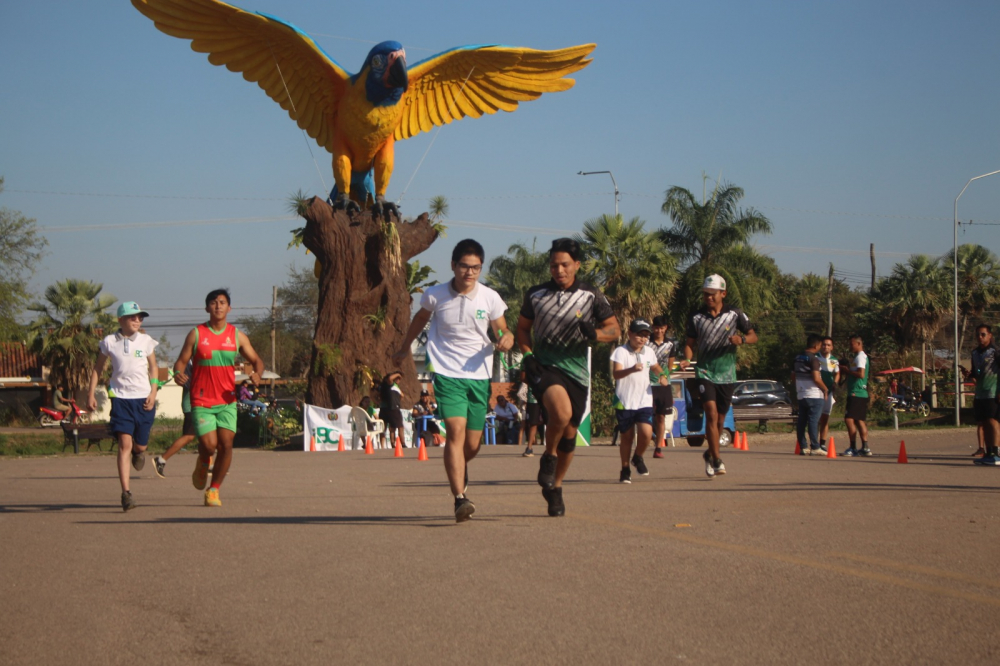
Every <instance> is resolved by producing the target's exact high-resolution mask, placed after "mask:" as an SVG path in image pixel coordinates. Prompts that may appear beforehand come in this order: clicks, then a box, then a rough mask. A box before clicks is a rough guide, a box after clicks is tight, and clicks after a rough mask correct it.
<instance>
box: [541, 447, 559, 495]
mask: <svg viewBox="0 0 1000 666" xmlns="http://www.w3.org/2000/svg"><path fill="white" fill-rule="evenodd" d="M555 482H556V457H555V456H553V455H551V454H548V453H543V454H542V457H541V459H540V460H539V461H538V485H540V486H541V487H542V488H551V487H552V486H553V485H554V484H555Z"/></svg>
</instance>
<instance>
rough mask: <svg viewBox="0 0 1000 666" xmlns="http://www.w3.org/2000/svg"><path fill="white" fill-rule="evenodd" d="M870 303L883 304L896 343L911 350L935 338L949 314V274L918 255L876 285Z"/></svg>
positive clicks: (926, 258)
mask: <svg viewBox="0 0 1000 666" xmlns="http://www.w3.org/2000/svg"><path fill="white" fill-rule="evenodd" d="M871 302H872V303H873V305H874V304H878V303H881V304H883V308H884V309H885V312H886V314H887V315H888V317H887V321H888V323H890V324H891V330H892V333H893V335H894V336H895V338H896V341H897V342H898V343H899V344H900V346H902V347H903V348H904V349H912V348H913V347H914V346H915V345H916V344H917V343H922V342H927V341H929V340H930V339H931V338H933V337H934V334H935V333H937V331H938V330H939V329H940V328H941V325H942V324H943V323H944V322H945V321H946V319H947V317H948V315H949V314H950V309H951V302H952V299H951V290H950V289H949V279H948V272H947V271H946V270H945V269H944V267H943V266H942V265H941V262H940V261H938V260H937V259H933V258H931V257H928V256H927V255H925V254H915V255H913V256H912V257H910V258H909V259H907V260H906V262H905V263H902V264H896V265H895V266H894V267H893V269H892V274H891V275H890V276H889V277H887V278H885V279H883V280H881V281H880V282H878V283H877V284H876V285H875V289H874V290H873V292H872V298H871Z"/></svg>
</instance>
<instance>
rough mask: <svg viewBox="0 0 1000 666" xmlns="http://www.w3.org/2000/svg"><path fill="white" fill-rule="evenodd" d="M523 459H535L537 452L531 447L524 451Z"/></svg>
mask: <svg viewBox="0 0 1000 666" xmlns="http://www.w3.org/2000/svg"><path fill="white" fill-rule="evenodd" d="M521 457H522V458H534V457H535V452H534V451H532V450H531V447H530V446H529V447H528V448H526V449H525V450H524V453H522V454H521Z"/></svg>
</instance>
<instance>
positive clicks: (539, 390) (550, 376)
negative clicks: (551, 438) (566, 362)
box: [531, 366, 589, 428]
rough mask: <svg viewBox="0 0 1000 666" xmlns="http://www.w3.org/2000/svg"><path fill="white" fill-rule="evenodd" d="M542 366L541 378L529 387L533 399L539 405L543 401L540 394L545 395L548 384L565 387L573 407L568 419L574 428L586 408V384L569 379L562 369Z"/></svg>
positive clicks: (581, 418)
mask: <svg viewBox="0 0 1000 666" xmlns="http://www.w3.org/2000/svg"><path fill="white" fill-rule="evenodd" d="M543 367H544V368H545V370H544V372H542V376H541V379H540V380H539V382H538V383H537V384H535V385H534V386H532V387H531V391H532V392H533V393H534V394H535V399H536V400H537V401H538V404H539V405H541V404H542V403H543V400H542V396H544V395H545V392H546V391H547V390H548V389H549V387H550V386H562V387H563V388H564V389H566V393H568V394H569V402H570V405H571V406H572V408H573V415H572V416H571V417H570V419H569V424H570V425H571V426H573V427H574V428H576V427H579V425H580V421H582V420H583V412H584V410H585V409H586V408H587V395H588V393H589V390H588V389H587V387H586V386H580V385H579V384H577V383H576V382H575V381H573V380H572V379H570V378H569V377H568V376H567V375H566V373H565V372H563V371H562V370H560V369H558V368H553V367H550V366H543Z"/></svg>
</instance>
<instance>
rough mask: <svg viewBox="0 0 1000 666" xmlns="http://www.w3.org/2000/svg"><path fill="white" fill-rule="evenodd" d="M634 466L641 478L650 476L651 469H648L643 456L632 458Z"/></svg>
mask: <svg viewBox="0 0 1000 666" xmlns="http://www.w3.org/2000/svg"><path fill="white" fill-rule="evenodd" d="M632 464H633V465H635V471H636V472H638V473H639V476H649V469H647V467H646V462H645V461H644V460H643V459H642V456H632Z"/></svg>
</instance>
